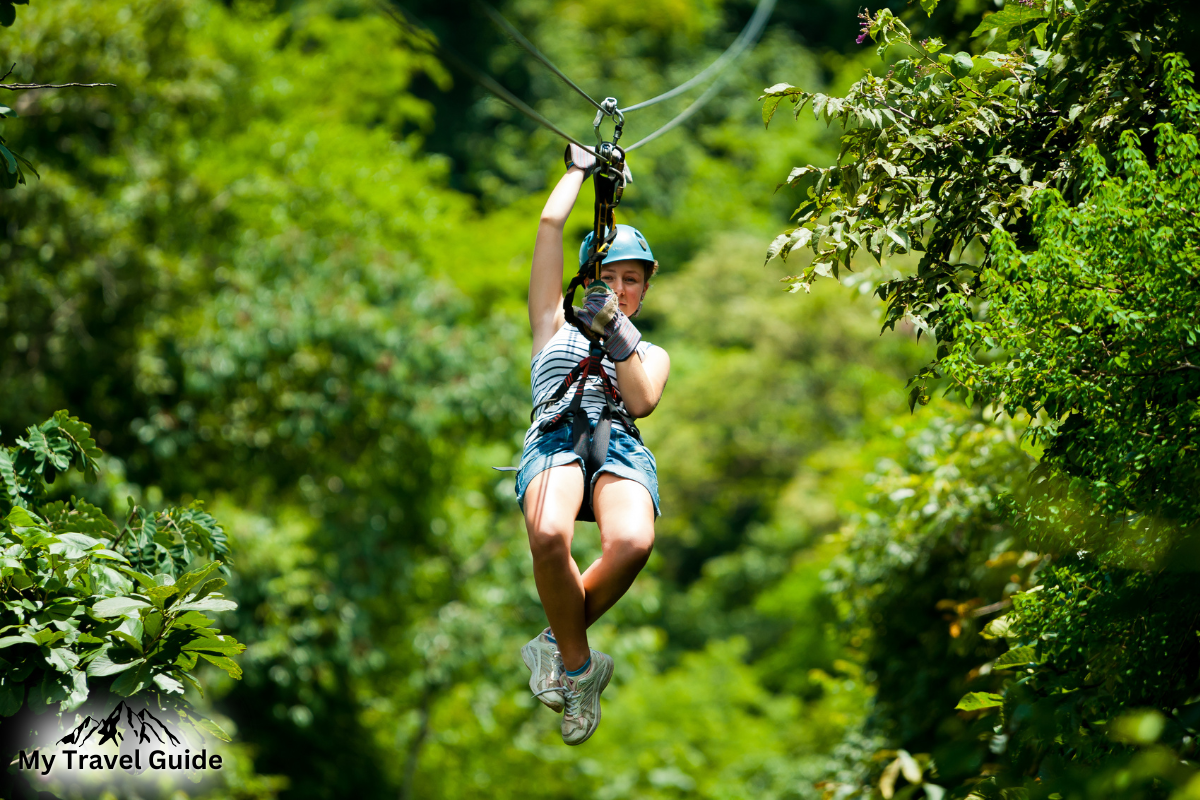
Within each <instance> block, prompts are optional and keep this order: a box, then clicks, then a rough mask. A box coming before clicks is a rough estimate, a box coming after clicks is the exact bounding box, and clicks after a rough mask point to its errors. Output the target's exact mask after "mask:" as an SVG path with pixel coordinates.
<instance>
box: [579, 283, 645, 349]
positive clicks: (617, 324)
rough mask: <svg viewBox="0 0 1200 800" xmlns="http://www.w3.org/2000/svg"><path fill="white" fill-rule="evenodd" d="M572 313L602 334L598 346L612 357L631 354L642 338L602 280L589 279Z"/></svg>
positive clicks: (591, 328)
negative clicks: (601, 339)
mask: <svg viewBox="0 0 1200 800" xmlns="http://www.w3.org/2000/svg"><path fill="white" fill-rule="evenodd" d="M575 316H576V318H578V319H579V321H580V322H582V323H583V324H584V325H585V326H587V327H588V328H589V329H590V330H591V331H593V332H594V333H597V334H599V335H601V336H603V337H604V339H603V341H602V342H601V346H602V347H603V348H604V351H605V352H606V353H608V357H609V358H611V359H612V360H613V361H624V360H625V359H627V358H629V357H630V356H631V355H633V352H634V350H636V349H637V346H638V343H639V342H641V341H642V334H641V332H640V331H639V330H638V329H637V328H636V327H635V326H634V324H633V323H632V322H630V321H629V317H627V316H625V314H624V312H622V311H621V309H620V307H619V306H618V304H617V296H616V295H615V294H613V291H612V289H610V288H609V286H608V284H606V283H605V282H604V281H600V280H597V281H592V283H591V285H590V286H588V289H587V291H586V292H584V295H583V308H576V309H575Z"/></svg>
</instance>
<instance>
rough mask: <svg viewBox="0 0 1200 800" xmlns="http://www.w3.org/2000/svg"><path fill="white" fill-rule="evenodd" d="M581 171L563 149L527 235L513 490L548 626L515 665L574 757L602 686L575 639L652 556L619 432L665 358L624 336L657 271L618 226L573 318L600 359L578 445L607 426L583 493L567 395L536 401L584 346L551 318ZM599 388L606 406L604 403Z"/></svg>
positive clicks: (648, 499)
mask: <svg viewBox="0 0 1200 800" xmlns="http://www.w3.org/2000/svg"><path fill="white" fill-rule="evenodd" d="M595 166H596V159H595V156H594V155H593V154H592V153H590V152H588V151H587V150H584V149H583V148H581V147H578V146H576V145H571V146H570V147H569V148H568V155H567V167H568V169H567V174H566V175H564V176H563V177H562V178H561V179H560V180H559V182H558V185H557V186H556V187H555V188H554V191H553V192H552V193H551V194H550V199H549V200H547V201H546V206H545V208H544V209H542V217H541V221H540V222H539V224H538V232H537V242H536V243H535V245H534V248H533V266H532V270H531V273H530V277H529V325H530V327H531V328H532V330H533V360H532V383H533V402H534V409H535V412H536V413H535V415H534V419H533V424H532V425H531V426H530V428H529V431H528V432H527V433H526V434H525V448H524V452H523V453H522V455H521V466H520V469H519V471H518V473H517V486H516V490H517V502H518V504H519V505H520V506H521V509H522V511H523V512H524V514H525V527H526V529H527V530H528V532H529V547H530V550H531V551H532V552H533V575H534V580H535V581H536V583H537V590H538V595H539V596H540V597H541V600H542V606H543V607H544V608H545V610H546V619H547V620H548V621H549V623H550V626H549V627H548V628H546V629H545V630H544V631H542V633H540V634H538V635H537V636H536V637H534V639H533V640H532V641H531V642H529V644H527V645H525V646H524V647H523V648H521V657H522V659H523V660H524V661H525V664H526V666H528V667H529V669H530V672H532V673H533V674H532V676H531V677H530V679H529V686H530V688H531V689H532V690H533V692H534V694H535V695H536V696H537V697H538V699H539V700H541V701H542V702H543V703H545V704H546V705H547V706H549V707H550V708H552V709H554V710H555V711H564V709H565V711H564V714H563V720H562V737H563V741H564V742H566V743H567V744H581V743H583V742H584V741H586V740H587V739H588V737H590V736H591V735H592V734H593V733H594V732H595V731H596V727H597V726H598V725H599V724H600V693H601V692H603V691H604V688H605V687H606V686H608V682H609V680H610V679H611V678H612V672H613V661H612V658H611V657H609V656H608V655H605V654H604V653H601V652H599V651H598V650H592V649H590V648H589V647H588V639H587V629H588V626H590V625H591V624H592V623H593V622H595V621H596V620H597V619H599V618H600V617H601V615H603V614H604V612H605V611H607V610H608V609H610V608H612V606H613V604H615V603H616V602H617V600H619V599H620V598H621V596H622V595H624V594H625V592H626V591H628V589H629V587H630V586H631V585H632V584H633V580H634V578H636V577H637V574H638V573H639V572H640V571H641V570H642V567H644V566H645V564H646V560H647V559H648V558H649V557H650V549H651V547H652V546H653V544H654V519H655V517H657V516H658V514H659V509H658V475H657V472H656V467H655V463H654V456H653V454H651V452H650V451H649V450H648V449H647V448H646V446H645V445H644V444H642V442H641V438H640V435H639V434H638V433H637V429H636V428H635V427H633V422H632V420H633V418H636V417H645V416H647V415H648V414H650V412H652V411H653V410H654V408H655V406H657V405H658V401H659V398H660V397H662V392H663V387H664V386H666V383H667V374H668V372H669V371H670V367H671V362H670V359H669V358H668V356H667V353H666V351H665V350H663V349H662V348H661V347H656V346H654V345H652V344H650V343H649V342H644V341H641V338H642V337H641V334H640V333H639V332H638V330H637V328H635V327H634V325H633V323H632V322H630V317H635V316H637V313H638V311H640V310H641V305H642V300H643V298H645V296H646V290H647V289H648V288H649V281H650V278H651V277H652V276H653V275H654V273H655V271H656V270H657V269H658V262H657V261H655V260H654V255H653V253H652V252H651V251H650V246H649V244H647V242H646V239H645V237H644V236H642V234H641V233H640V232H639V231H637V230H636V229H634V228H632V227H630V226H628V225H618V226H617V235H616V239H615V240H614V241H613V242H612V244H611V245H610V247H609V250H608V252H607V254H606V255H605V258H604V260H603V262H602V264H601V269H600V278H601V281H602V284H599V283H597V284H595V285H589V286H588V291H587V294H586V295H585V299H584V305H583V308H582V309H577V311H576V316H577V318H578V319H579V320H580V322H581V323H582V324H583V325H585V326H588V327H589V329H590V330H593V331H596V332H597V333H598V334H599V335H600V336H602V337H603V343H604V351H605V354H604V358H603V360H602V361H601V366H602V369H603V371H604V372H605V373H607V378H608V381H605V380H604V379H603V376H600V375H589V376H588V377H586V379H585V384H584V387H583V394H582V396H581V402H582V409H583V410H585V411H586V413H587V416H588V421H589V425H590V430H591V432H592V433H594V432H595V430H596V425H597V423H598V421H599V420H600V419H601V417H602V412H603V411H605V409H606V408H607V409H609V413H610V414H612V415H613V417H614V418H613V419H612V423H611V424H612V428H611V432H610V435H609V442H608V449H607V455H605V457H604V462H603V466H602V467H600V468H599V469H598V470H596V474H595V475H594V476H592V481H591V485H590V486H585V485H584V474H585V473H584V468H583V458H582V457H581V456H579V455H577V454H576V452H575V449H574V443H573V442H572V435H571V429H572V425H571V421H570V419H569V418H568V419H565V420H564V419H563V413H564V412H568V416H569V406H570V405H571V401H572V398H573V395H574V393H575V390H576V388H578V387H575V386H572V387H571V388H570V390H568V391H567V392H566V394H565V395H563V396H561V397H560V398H559V399H558V400H557V401H553V402H547V401H552V400H553V396H554V395H555V393H556V390H558V389H560V387H561V385H562V384H563V382H564V380H566V379H567V378H568V376H569V375H570V374H571V371H572V370H573V369H575V368H576V367H577V365H579V364H580V362H581V361H583V360H584V359H586V358H588V356H589V351H590V343H589V341H588V339H587V338H585V337H584V335H583V334H582V333H580V331H579V330H578V329H577V328H576V327H575V326H574V325H572V324H568V323H567V321H566V319H565V317H564V312H563V292H562V275H563V227H564V226H565V224H566V222H567V217H568V216H569V215H570V213H571V209H572V207H573V206H574V205H575V200H576V198H577V197H578V196H579V190H580V188H581V187H582V186H583V182H584V180H585V179H586V178H587V177H588V176H589V175H590V174H591V171H592V170H593V169H594V168H595ZM589 239H590V234H589ZM589 244H590V241H588V240H585V241H584V244H583V247H582V248H581V249H580V264H581V265H582V264H583V261H584V259H585V258H586V256H587V250H588V245H589ZM588 283H589V284H592V281H589V282H588ZM605 383H609V384H610V386H612V387H615V389H616V391H617V393H619V394H618V395H617V396H614V394H612V393H610V392H609V391H608V389H606V386H605ZM604 416H605V417H607V416H608V415H607V414H605V415H604ZM556 420H557V422H555V421H556ZM555 424H557V427H555ZM544 427H548V428H549V429H548V430H543V428H544ZM598 441H602V437H600V438H599V439H598ZM585 492H589V493H590V494H591V507H592V509H593V511H594V513H595V519H596V523H597V525H599V527H600V541H601V556H600V558H599V559H597V560H596V562H595V563H593V564H592V565H591V566H590V567H588V568H587V570H586V571H584V572H583V573H582V574H581V573H580V572H579V567H578V566H577V565H576V564H575V560H574V558H572V556H571V539H572V537H573V535H574V531H575V519H576V516H577V515H578V514H579V512H580V506H581V504H583V502H584V500H585V497H584V493H585Z"/></svg>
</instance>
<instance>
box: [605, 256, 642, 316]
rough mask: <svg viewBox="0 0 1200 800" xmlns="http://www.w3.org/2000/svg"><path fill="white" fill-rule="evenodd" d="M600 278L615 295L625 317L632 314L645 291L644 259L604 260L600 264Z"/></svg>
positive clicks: (639, 303)
mask: <svg viewBox="0 0 1200 800" xmlns="http://www.w3.org/2000/svg"><path fill="white" fill-rule="evenodd" d="M600 280H602V281H604V282H605V283H607V284H608V286H609V288H610V289H612V290H613V293H614V294H616V296H617V304H618V305H619V306H620V308H621V312H622V313H624V314H625V316H627V317H631V316H633V314H634V312H636V311H637V310H638V306H639V305H641V303H642V296H643V295H645V293H646V267H645V262H644V261H638V260H636V259H627V260H625V261H606V262H605V263H604V264H601V265H600Z"/></svg>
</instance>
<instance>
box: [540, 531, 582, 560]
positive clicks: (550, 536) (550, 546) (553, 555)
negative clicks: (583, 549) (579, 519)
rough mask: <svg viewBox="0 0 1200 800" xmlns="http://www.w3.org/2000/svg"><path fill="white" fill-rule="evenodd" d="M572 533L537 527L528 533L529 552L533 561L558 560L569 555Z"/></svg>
mask: <svg viewBox="0 0 1200 800" xmlns="http://www.w3.org/2000/svg"><path fill="white" fill-rule="evenodd" d="M572 533H573V531H569V530H565V529H562V528H555V527H539V528H533V529H531V530H530V531H529V550H530V552H532V553H533V559H534V561H549V560H559V559H562V558H565V557H567V556H569V555H570V554H571V534H572Z"/></svg>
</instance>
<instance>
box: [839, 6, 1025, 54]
mask: <svg viewBox="0 0 1200 800" xmlns="http://www.w3.org/2000/svg"><path fill="white" fill-rule="evenodd" d="M1032 1H1033V0H1030V2H1032ZM858 18H859V19H860V20H862V22H860V23H858V29H859V34H858V38H857V39H855V40H854V41H855V43H856V44H862V43H863V42H865V41H866V40H867V37H868V36H870V34H871V12H870V11H867V10H865V9H864V10H863V11H862V12H861V13H860V14H859V15H858Z"/></svg>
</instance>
